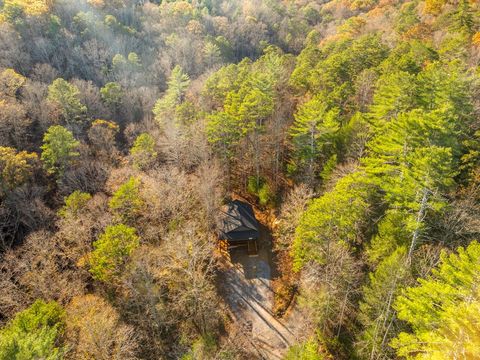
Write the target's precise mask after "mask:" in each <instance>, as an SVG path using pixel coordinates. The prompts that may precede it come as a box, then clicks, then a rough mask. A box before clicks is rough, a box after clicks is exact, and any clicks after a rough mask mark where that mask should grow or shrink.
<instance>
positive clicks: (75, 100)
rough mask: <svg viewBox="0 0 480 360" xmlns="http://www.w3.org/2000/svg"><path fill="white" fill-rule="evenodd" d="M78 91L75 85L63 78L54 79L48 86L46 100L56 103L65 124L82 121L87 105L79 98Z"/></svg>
mask: <svg viewBox="0 0 480 360" xmlns="http://www.w3.org/2000/svg"><path fill="white" fill-rule="evenodd" d="M79 95H80V92H79V90H78V89H77V87H76V86H75V85H72V84H70V83H69V82H67V81H65V80H64V79H61V78H59V79H56V80H55V81H53V83H52V84H51V85H50V86H49V87H48V100H50V101H51V102H53V103H55V104H57V105H58V106H59V107H60V109H61V111H62V115H63V118H64V120H65V122H66V124H67V125H74V124H78V123H81V122H83V121H84V116H85V113H86V111H87V107H86V106H85V105H83V104H82V103H81V101H80V99H79Z"/></svg>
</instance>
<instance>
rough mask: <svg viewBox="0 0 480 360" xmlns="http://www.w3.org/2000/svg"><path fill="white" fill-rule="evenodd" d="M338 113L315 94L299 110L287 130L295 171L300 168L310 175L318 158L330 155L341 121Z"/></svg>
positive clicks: (326, 157) (311, 176)
mask: <svg viewBox="0 0 480 360" xmlns="http://www.w3.org/2000/svg"><path fill="white" fill-rule="evenodd" d="M339 113H340V111H339V110H338V109H337V108H333V109H329V108H328V105H327V104H325V103H324V102H323V101H322V99H321V98H319V97H314V98H313V99H311V100H310V101H308V102H306V103H305V104H303V105H302V106H301V107H300V108H299V109H298V112H297V113H296V114H295V122H294V123H293V125H292V126H291V128H290V130H289V133H290V136H291V137H292V144H293V162H294V163H295V169H296V170H297V171H302V170H303V172H306V173H307V174H308V176H309V177H310V178H313V177H314V176H315V171H316V170H318V167H319V166H321V160H323V161H322V162H325V161H326V160H327V159H329V158H330V157H331V156H332V152H334V151H335V147H336V143H337V140H338V137H337V134H338V130H339V128H340V123H341V122H340V119H339Z"/></svg>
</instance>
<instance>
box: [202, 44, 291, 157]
mask: <svg viewBox="0 0 480 360" xmlns="http://www.w3.org/2000/svg"><path fill="white" fill-rule="evenodd" d="M286 63H287V58H286V56H285V55H283V54H282V53H280V51H279V50H278V49H276V48H273V47H267V48H266V49H265V54H264V55H263V56H262V57H261V58H260V59H259V60H257V61H256V62H255V63H251V62H250V61H248V60H244V61H242V62H241V63H240V64H238V65H236V66H232V65H229V66H227V67H224V68H222V69H220V70H219V72H218V73H216V74H213V75H212V76H211V77H210V78H209V79H208V80H207V84H206V90H205V92H206V93H208V94H211V96H212V97H213V98H214V99H215V100H220V102H222V103H223V110H219V111H215V112H213V113H211V114H210V115H209V116H208V118H207V125H206V127H207V129H206V130H207V138H208V141H209V143H211V144H212V145H213V146H214V147H215V148H216V149H217V150H218V151H219V152H220V153H222V155H223V156H225V157H227V158H230V157H231V155H232V154H233V149H234V148H235V146H236V145H237V143H238V142H239V141H240V140H241V139H242V138H244V137H246V136H252V137H254V139H253V140H252V143H254V144H258V135H259V134H260V133H262V132H263V131H264V123H265V121H266V120H267V119H268V118H269V117H270V116H271V115H272V113H273V111H274V107H275V100H276V98H275V95H276V94H275V91H274V89H275V86H276V84H277V83H278V82H279V81H280V75H281V74H282V69H284V68H285V66H286ZM224 76H228V78H227V79H223V77H224ZM217 80H219V81H220V82H219V83H217ZM254 146H255V145H254Z"/></svg>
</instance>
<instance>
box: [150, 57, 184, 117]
mask: <svg viewBox="0 0 480 360" xmlns="http://www.w3.org/2000/svg"><path fill="white" fill-rule="evenodd" d="M167 85H168V89H167V91H166V92H165V95H164V96H163V97H162V98H161V99H160V100H158V101H157V103H156V104H155V107H154V108H153V113H154V114H155V118H156V120H157V121H159V122H164V121H166V120H167V119H165V117H167V116H168V115H169V113H170V112H173V111H174V110H175V107H176V106H177V105H179V104H180V103H181V102H182V101H183V100H184V96H185V92H186V91H187V89H188V86H189V85H190V78H189V76H188V74H186V73H184V72H183V69H182V68H181V67H180V66H179V65H177V66H175V67H174V68H173V70H172V73H171V74H170V78H169V79H168V82H167Z"/></svg>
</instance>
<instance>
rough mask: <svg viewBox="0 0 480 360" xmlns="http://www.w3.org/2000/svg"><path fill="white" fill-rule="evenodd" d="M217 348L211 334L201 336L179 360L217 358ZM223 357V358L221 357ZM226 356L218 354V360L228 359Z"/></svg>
mask: <svg viewBox="0 0 480 360" xmlns="http://www.w3.org/2000/svg"><path fill="white" fill-rule="evenodd" d="M218 350H219V349H218V346H217V343H216V339H215V337H214V336H213V335H212V334H205V335H204V336H201V337H200V338H198V339H197V340H195V342H194V343H193V344H192V347H191V349H190V351H189V352H188V353H187V354H185V355H183V356H182V357H181V358H180V359H181V360H197V359H209V358H211V357H212V356H218V355H219V353H218ZM222 355H223V356H222ZM228 358H229V357H228V354H220V359H228Z"/></svg>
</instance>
